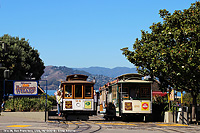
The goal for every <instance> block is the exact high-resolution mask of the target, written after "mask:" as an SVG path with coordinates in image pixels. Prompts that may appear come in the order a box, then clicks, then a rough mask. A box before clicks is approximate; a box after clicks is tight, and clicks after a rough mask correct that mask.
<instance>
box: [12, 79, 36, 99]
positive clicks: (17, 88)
mask: <svg viewBox="0 0 200 133" xmlns="http://www.w3.org/2000/svg"><path fill="white" fill-rule="evenodd" d="M37 86H38V83H37V81H15V82H14V91H13V92H14V95H15V96H26V95H37V94H38V91H37Z"/></svg>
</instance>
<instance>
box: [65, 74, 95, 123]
mask: <svg viewBox="0 0 200 133" xmlns="http://www.w3.org/2000/svg"><path fill="white" fill-rule="evenodd" d="M87 78H88V76H86V75H82V74H74V75H69V76H67V78H66V81H62V82H61V88H62V90H63V94H62V107H61V113H62V114H63V115H64V117H65V118H66V119H67V120H76V119H78V120H88V119H89V116H91V115H96V114H97V97H96V93H95V91H94V84H95V81H87Z"/></svg>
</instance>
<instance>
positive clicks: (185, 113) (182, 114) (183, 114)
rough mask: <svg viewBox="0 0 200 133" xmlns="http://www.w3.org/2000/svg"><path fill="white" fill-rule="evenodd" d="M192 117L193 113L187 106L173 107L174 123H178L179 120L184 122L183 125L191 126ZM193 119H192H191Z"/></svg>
mask: <svg viewBox="0 0 200 133" xmlns="http://www.w3.org/2000/svg"><path fill="white" fill-rule="evenodd" d="M189 116H191V111H190V110H189V108H188V107H187V106H173V122H174V123H178V121H179V120H181V121H182V124H187V125H188V124H189V123H190V121H191V120H189ZM190 118H191V117H190Z"/></svg>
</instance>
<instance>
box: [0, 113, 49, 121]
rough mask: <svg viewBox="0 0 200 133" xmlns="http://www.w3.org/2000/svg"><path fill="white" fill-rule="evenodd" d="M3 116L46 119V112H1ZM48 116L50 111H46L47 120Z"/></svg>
mask: <svg viewBox="0 0 200 133" xmlns="http://www.w3.org/2000/svg"><path fill="white" fill-rule="evenodd" d="M1 115H2V116H10V117H12V116H13V117H23V118H28V119H36V120H43V121H45V112H1ZM47 118H48V112H46V120H48V119H47Z"/></svg>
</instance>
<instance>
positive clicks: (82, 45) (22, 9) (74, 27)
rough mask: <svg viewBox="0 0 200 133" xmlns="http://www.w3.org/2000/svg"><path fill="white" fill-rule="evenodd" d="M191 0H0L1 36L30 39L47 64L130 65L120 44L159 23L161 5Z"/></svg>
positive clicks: (184, 3)
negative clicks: (7, 35)
mask: <svg viewBox="0 0 200 133" xmlns="http://www.w3.org/2000/svg"><path fill="white" fill-rule="evenodd" d="M195 1H196V0H0V36H3V35H4V34H9V35H11V36H13V37H14V36H17V37H20V38H25V39H28V40H29V43H30V45H31V46H32V47H34V48H35V49H37V50H38V51H39V53H40V57H41V59H42V60H43V61H44V63H45V65H55V66H66V67H72V68H82V67H91V66H100V67H108V68H114V67H134V65H133V64H131V63H129V61H128V60H127V59H126V58H125V57H124V56H123V55H122V51H121V50H120V49H121V48H124V47H129V49H132V46H133V43H134V42H135V39H136V38H140V37H141V32H140V30H146V31H148V30H149V26H151V25H152V24H153V23H154V22H155V23H157V22H162V19H161V18H160V16H159V14H158V13H159V10H160V9H167V10H169V11H170V12H171V13H173V12H174V10H183V9H186V8H189V7H190V5H191V3H194V2H195Z"/></svg>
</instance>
